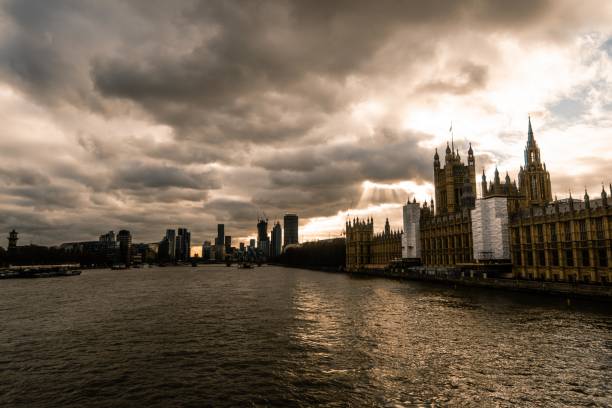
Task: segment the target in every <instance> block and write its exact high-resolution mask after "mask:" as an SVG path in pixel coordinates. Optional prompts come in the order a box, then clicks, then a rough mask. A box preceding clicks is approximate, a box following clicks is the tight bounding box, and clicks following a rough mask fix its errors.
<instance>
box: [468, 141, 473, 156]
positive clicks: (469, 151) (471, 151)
mask: <svg viewBox="0 0 612 408" xmlns="http://www.w3.org/2000/svg"><path fill="white" fill-rule="evenodd" d="M468 154H474V151H473V150H472V142H470V148H469V149H468Z"/></svg>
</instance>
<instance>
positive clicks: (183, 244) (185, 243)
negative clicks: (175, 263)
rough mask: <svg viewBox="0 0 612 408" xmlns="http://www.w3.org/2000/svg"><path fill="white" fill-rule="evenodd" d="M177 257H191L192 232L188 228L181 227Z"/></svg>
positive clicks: (183, 259) (184, 258)
mask: <svg viewBox="0 0 612 408" xmlns="http://www.w3.org/2000/svg"><path fill="white" fill-rule="evenodd" d="M176 241H177V243H178V244H177V251H176V259H177V260H179V261H188V260H189V258H191V233H190V232H189V230H187V228H179V229H178V234H177V240H176Z"/></svg>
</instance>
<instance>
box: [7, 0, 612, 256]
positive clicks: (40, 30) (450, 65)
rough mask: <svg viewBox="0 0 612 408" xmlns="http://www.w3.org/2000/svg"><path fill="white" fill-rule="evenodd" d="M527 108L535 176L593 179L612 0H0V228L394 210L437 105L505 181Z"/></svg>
mask: <svg viewBox="0 0 612 408" xmlns="http://www.w3.org/2000/svg"><path fill="white" fill-rule="evenodd" d="M528 115H531V120H532V124H533V128H534V133H535V138H536V141H537V143H538V144H539V146H540V149H541V155H542V159H543V161H544V162H545V163H546V166H547V169H548V170H549V171H550V174H551V179H552V187H553V194H556V195H557V196H558V197H559V198H564V197H567V195H568V194H569V191H570V189H571V191H573V192H574V194H573V195H574V197H576V196H582V195H583V194H584V189H585V187H586V188H587V189H588V190H589V192H590V194H591V196H593V195H596V196H598V195H599V193H600V191H601V185H602V183H606V185H608V184H609V183H610V182H612V2H610V1H607V0H601V1H594V0H586V1H580V2H576V1H573V0H554V1H553V0H548V1H547V0H529V1H527V0H517V1H512V2H510V1H505V0H495V1H481V0H455V1H453V0H445V1H436V0H433V1H428V2H420V1H419V2H417V1H402V2H396V1H376V2H373V1H358V0H351V1H341V0H339V1H333V2H311V1H267V2H260V1H255V0H253V1H234V2H231V1H195V0H186V1H172V2H169V1H165V0H146V1H145V0H143V1H138V0H131V1H119V0H115V1H113V0H109V1H104V2H101V1H88V0H78V1H77V0H74V1H68V0H64V1H62V0H49V1H29V0H17V1H8V0H0V120H1V126H0V231H7V233H8V231H9V230H10V229H12V228H15V229H17V230H18V231H19V232H20V237H21V241H20V243H21V244H27V243H30V242H32V243H37V244H44V245H53V244H59V243H61V242H67V241H77V240H95V239H97V237H98V236H99V235H100V234H102V233H104V232H106V231H108V230H115V231H116V230H119V229H123V228H125V229H129V230H130V231H131V232H132V235H133V237H134V238H133V239H134V241H135V242H155V241H159V240H160V239H161V237H162V235H163V234H164V231H165V229H167V228H177V227H183V226H185V227H187V228H189V229H190V230H191V231H192V246H194V248H197V247H198V246H199V245H201V243H202V241H203V240H212V239H213V237H214V236H215V235H216V225H217V223H224V224H225V231H226V234H227V235H231V236H233V237H234V242H237V241H240V240H247V239H248V238H251V237H254V235H255V232H256V222H257V217H258V216H264V215H265V216H266V217H267V218H268V219H269V222H270V224H272V223H273V222H275V221H276V220H280V221H281V223H282V216H283V214H284V213H286V212H295V213H297V214H298V215H299V216H300V239H301V240H313V239H322V238H328V237H337V236H341V233H342V229H343V227H344V223H345V220H346V219H347V217H350V218H353V217H366V216H372V217H374V220H375V230H381V229H382V228H383V226H384V220H385V218H387V217H388V218H389V220H390V222H391V226H392V228H394V229H399V228H401V205H402V204H403V203H405V201H406V200H407V199H408V198H410V199H412V198H413V197H416V199H417V200H418V201H422V200H429V199H430V197H431V196H432V195H433V185H432V177H433V154H434V151H435V149H436V148H438V150H439V151H440V153H443V151H444V149H445V148H446V143H447V141H448V140H449V139H450V133H449V128H450V124H451V123H452V128H453V134H454V143H455V146H456V147H457V148H458V149H459V151H460V154H461V155H462V157H464V158H465V157H466V156H467V146H468V143H471V144H472V147H473V149H474V152H475V155H476V170H477V174H479V175H480V174H481V173H482V171H483V170H484V171H485V173H486V174H487V176H488V177H489V178H491V177H492V175H493V172H494V170H495V166H497V167H498V168H499V171H500V173H501V174H502V177H503V176H504V175H505V172H506V171H507V172H508V173H509V174H510V176H511V177H512V178H513V179H514V178H515V177H516V174H517V172H518V169H519V166H520V165H521V164H522V161H523V149H524V146H525V142H526V139H527V117H528ZM477 181H478V182H479V181H480V178H478V180H477ZM478 184H479V183H478ZM270 226H271V225H270ZM2 245H3V246H5V243H3V244H2ZM196 252H197V250H196Z"/></svg>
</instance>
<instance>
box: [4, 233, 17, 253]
mask: <svg viewBox="0 0 612 408" xmlns="http://www.w3.org/2000/svg"><path fill="white" fill-rule="evenodd" d="M18 240H19V233H18V232H17V231H15V230H12V231H11V232H9V236H8V247H7V249H8V253H9V255H10V254H11V253H14V252H15V251H16V250H17V241H18Z"/></svg>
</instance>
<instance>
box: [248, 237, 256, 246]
mask: <svg viewBox="0 0 612 408" xmlns="http://www.w3.org/2000/svg"><path fill="white" fill-rule="evenodd" d="M249 246H250V247H251V248H255V239H254V238H251V239H250V240H249Z"/></svg>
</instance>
